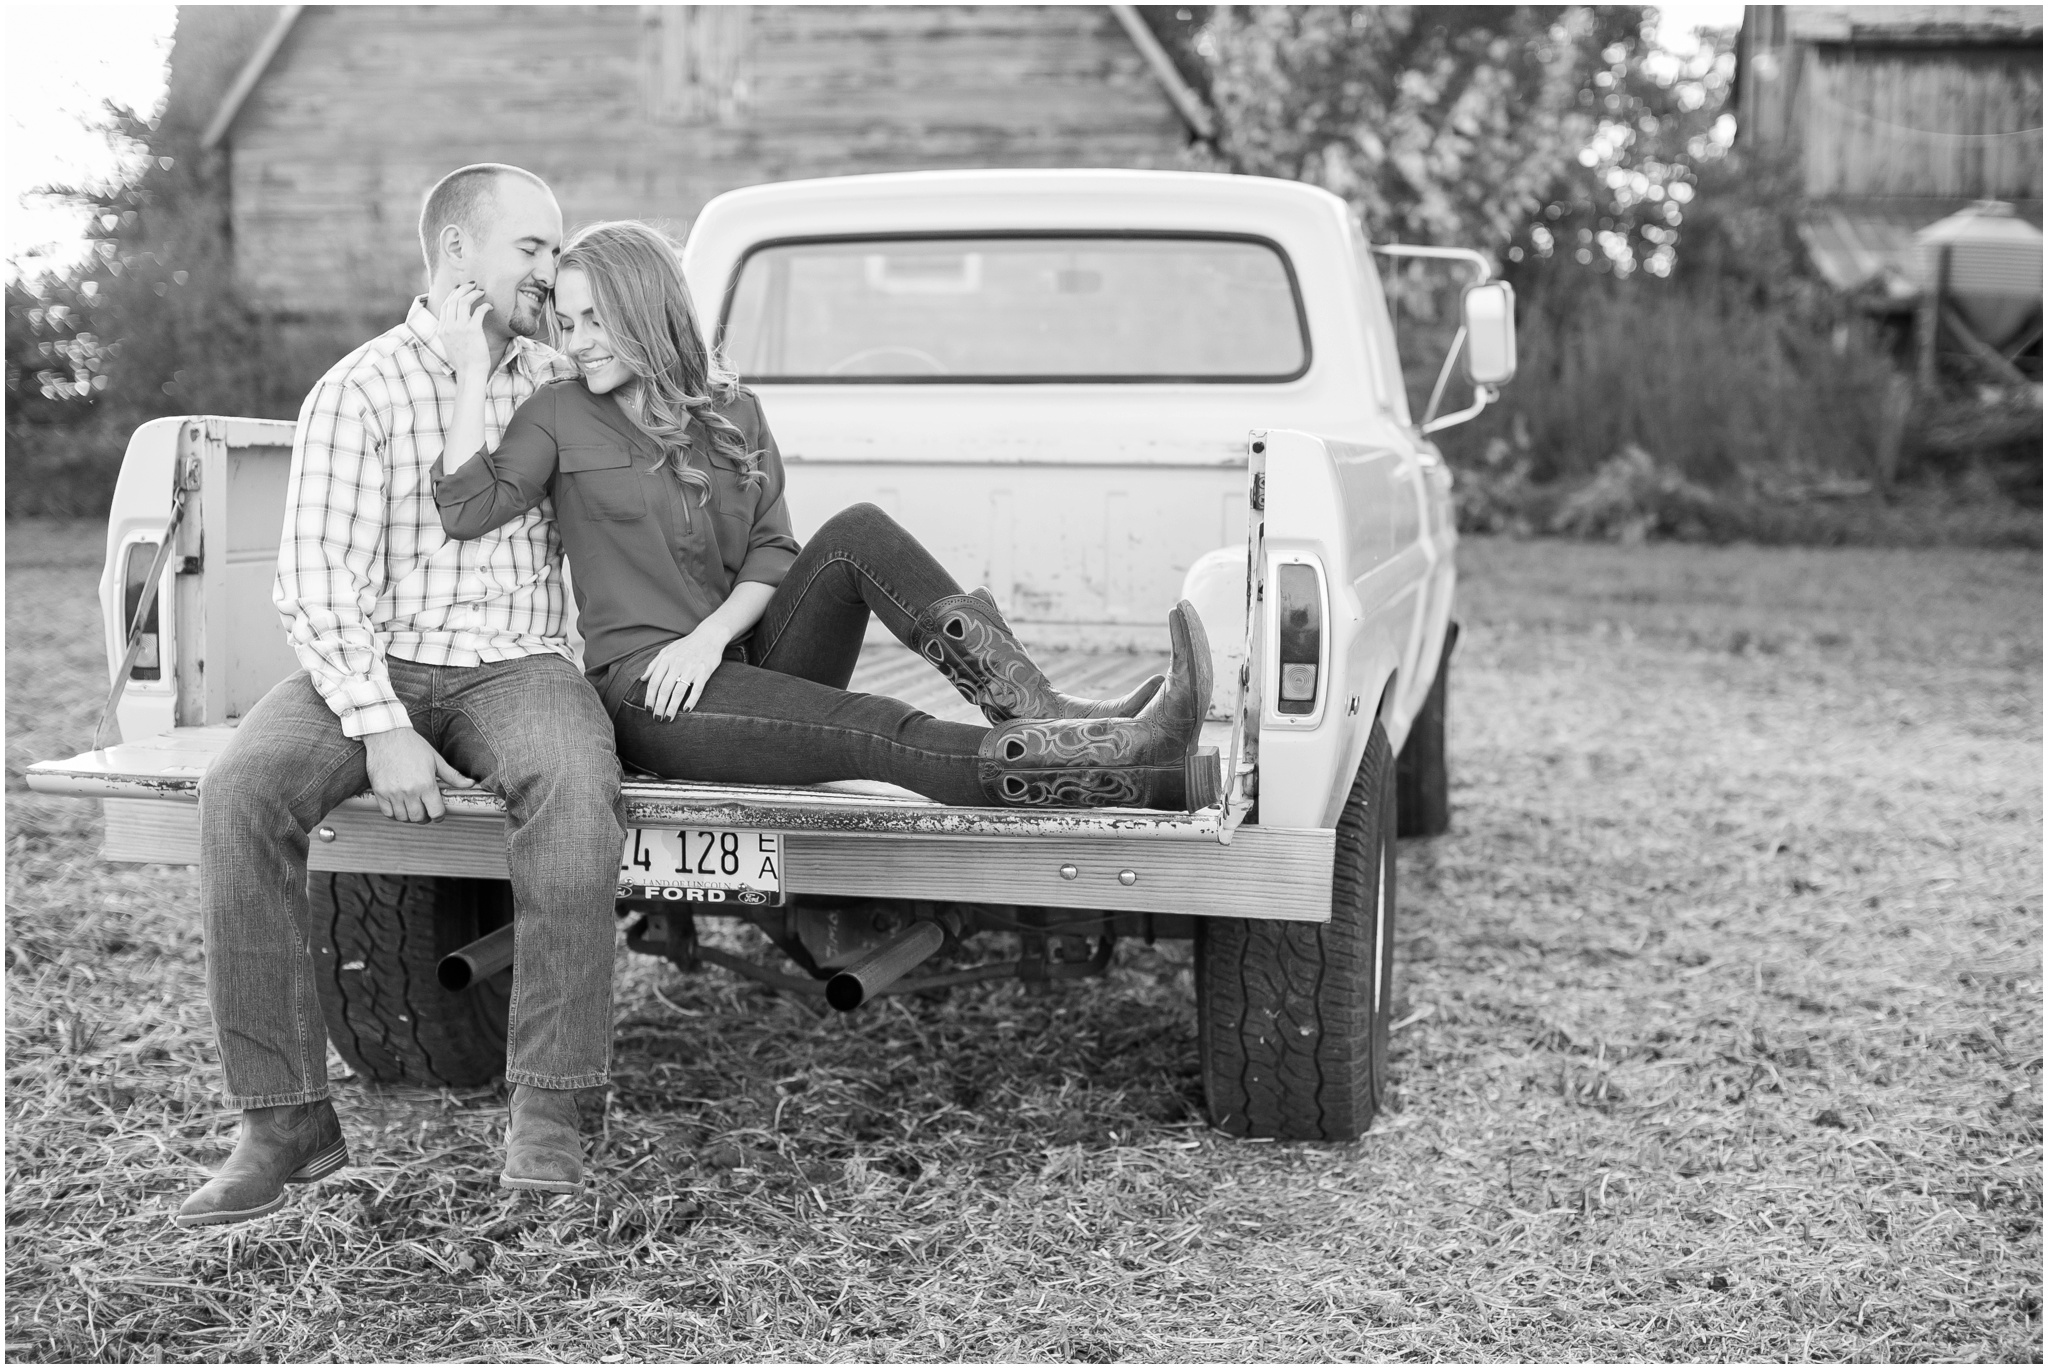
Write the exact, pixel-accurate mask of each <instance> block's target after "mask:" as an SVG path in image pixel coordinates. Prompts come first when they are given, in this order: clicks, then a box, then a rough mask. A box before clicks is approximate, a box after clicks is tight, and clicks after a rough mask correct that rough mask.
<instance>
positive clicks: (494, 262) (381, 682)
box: [177, 165, 625, 1226]
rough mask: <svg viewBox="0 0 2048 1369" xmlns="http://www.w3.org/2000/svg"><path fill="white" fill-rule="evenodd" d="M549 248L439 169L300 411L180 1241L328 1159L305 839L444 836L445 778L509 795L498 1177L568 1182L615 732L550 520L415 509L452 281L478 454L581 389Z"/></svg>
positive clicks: (214, 808)
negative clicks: (532, 400) (484, 373)
mask: <svg viewBox="0 0 2048 1369" xmlns="http://www.w3.org/2000/svg"><path fill="white" fill-rule="evenodd" d="M561 243H562V211H561V210H560V209H559V208H558V207H557V206H556V204H555V198H554V196H553V194H552V193H550V191H549V190H548V187H547V185H546V183H545V182H543V181H542V180H541V179H540V178H539V177H538V176H535V175H533V174H532V173H531V172H527V171H522V170H520V169H518V168H516V167H510V166H497V165H482V166H469V167H464V168H462V169H461V170H459V171H456V172H453V173H451V174H450V175H449V176H447V177H446V178H445V179H443V180H442V181H441V182H440V184H438V185H436V186H435V187H434V189H433V190H432V191H431V192H430V193H429V194H428V196H427V200H426V205H425V208H424V209H423V211H422V213H421V215H420V246H421V249H422V251H423V252H424V253H425V254H426V259H427V271H428V277H429V279H428V289H427V294H426V296H425V297H424V298H422V299H418V300H415V301H414V302H413V305H412V309H411V311H410V313H409V314H408V315H407V316H406V320H405V322H404V323H403V324H401V325H400V326H398V327H396V328H393V329H392V330H391V331H390V332H387V333H385V334H383V335H382V336H381V337H378V338H375V339H372V340H371V341H370V342H368V343H365V344H364V345H363V346H362V347H360V348H358V349H357V350H356V351H354V352H352V353H351V354H349V355H348V356H347V357H345V358H344V359H343V360H342V361H340V362H339V363H337V364H336V365H335V367H334V369H332V370H331V371H329V372H328V373H327V375H326V376H325V377H323V378H322V379H321V381H320V383H319V384H318V385H316V386H315V387H314V389H313V392H312V394H311V395H309V396H307V399H306V403H305V406H304V407H303V408H302V409H301V411H300V413H299V428H298V436H297V439H296V442H295V447H294V450H293V452H292V470H291V480H290V484H289V486H288V488H287V491H286V497H285V499H286V502H285V510H286V512H285V528H284V538H283V544H282V545H281V546H280V548H279V550H278V574H277V583H276V587H275V589H274V590H273V591H272V599H273V602H275V603H276V605H277V607H278V610H279V612H280V613H282V614H283V615H284V618H285V621H286V624H287V626H288V628H289V631H290V634H291V642H292V648H293V650H294V651H295V652H296V653H297V655H298V658H299V661H300V663H301V664H302V665H303V666H304V667H305V669H304V670H302V671H301V672H300V673H299V674H297V675H295V676H293V677H292V678H290V679H288V680H286V681H284V682H283V683H282V684H279V685H278V686H277V687H276V688H275V689H273V690H271V691H270V693H269V694H267V695H266V696H264V698H263V700H262V701H261V702H260V703H258V704H257V705H256V707H255V708H253V709H251V710H250V712H249V714H248V716H247V717H245V718H244V719H243V720H242V723H241V726H240V727H238V728H237V729H236V731H235V737H234V740H233V741H232V742H231V743H230V744H229V746H228V748H227V749H226V750H225V751H224V752H223V753H222V754H221V756H220V758H219V759H218V760H217V761H216V762H215V763H214V765H213V767H212V768H211V769H210V770H209V771H208V773H207V775H206V778H205V781H204V784H203V785H202V790H201V798H200V804H199V821H200V865H199V890H200V902H201V904H202V909H203V915H204V921H205V937H206V972H207V976H206V977H207V997H208V1000H209V1002H210V1004H211V1006H212V1008H213V1016H214V1028H215V1033H216V1035H217V1037H218V1040H219V1043H220V1054H221V1065H222V1070H223V1073H224V1074H225V1076H226V1081H227V1094H228V1098H229V1101H230V1102H231V1103H233V1105H234V1106H236V1107H238V1108H239V1109H241V1111H242V1119H241V1130H240V1135H239V1138H238V1139H237V1141H236V1144H235V1149H234V1153H233V1155H232V1156H230V1157H229V1159H228V1162H227V1164H226V1165H225V1166H224V1167H223V1168H222V1169H221V1171H220V1173H219V1174H218V1175H216V1176H215V1177H214V1178H213V1179H212V1180H211V1181H209V1182H208V1183H207V1184H206V1185H205V1186H204V1187H203V1188H201V1189H200V1190H199V1191H198V1192H197V1193H194V1194H193V1195H192V1196H191V1197H190V1198H189V1199H187V1200H186V1202H185V1204H184V1206H183V1207H182V1208H180V1210H179V1212H178V1216H177V1221H178V1223H179V1224H180V1225H182V1226H203V1225H211V1224H216V1223H222V1222H237V1221H242V1220H245V1219H247V1218H250V1217H255V1216H260V1215H261V1214H263V1213H266V1212H270V1211H273V1210H274V1209H276V1208H277V1207H279V1206H280V1205H281V1204H282V1203H283V1202H284V1187H283V1186H284V1185H285V1184H286V1183H294V1182H296V1183H304V1182H310V1181H312V1180H315V1179H319V1178H324V1177H325V1176H326V1175H328V1174H331V1173H333V1172H334V1171H335V1170H338V1169H340V1168H341V1167H342V1166H343V1165H345V1164H347V1163H348V1147H347V1143H346V1141H345V1140H344V1139H343V1137H342V1133H341V1126H340V1123H339V1121H338V1120H337V1118H336V1117H335V1113H334V1105H333V1104H332V1102H330V1101H329V1097H328V1088H327V1074H326V1058H327V1055H326V1053H327V1036H326V1031H325V1027H324V1024H323V1021H322V1017H321V1011H320V1001H319V997H318V994H317V993H316V992H315V989H314V980H313V958H312V951H311V946H310V943H309V940H308V936H307V931H306V928H307V907H306V840H307V833H308V832H309V831H311V830H312V828H313V827H314V826H315V825H316V824H317V823H318V822H319V821H320V819H321V817H322V816H324V815H325V814H326V813H327V811H328V810H329V809H330V808H332V807H334V805H336V804H337V803H340V802H341V801H342V800H343V799H345V798H348V797H350V796H351V795H354V794H359V793H361V792H362V791H363V789H364V788H366V787H367V788H368V789H370V790H371V792H372V793H374V794H375V795H376V799H377V806H378V807H379V808H380V809H382V810H383V812H384V815H385V816H386V817H388V818H391V819H393V820H394V821H398V822H433V821H436V820H438V819H439V818H440V817H441V816H442V812H443V805H442V802H441V786H443V785H446V786H448V787H450V788H457V789H463V788H469V787H470V786H472V785H481V786H483V787H485V788H488V789H490V790H493V791H494V792H496V793H498V794H500V795H502V796H503V798H504V799H505V804H506V816H507V841H506V856H507V863H508V864H509V866H510V868H511V874H512V895H513V902H514V907H515V910H516V917H515V919H514V924H513V925H514V927H515V928H516V933H515V953H516V958H515V961H514V970H513V985H512V1000H511V1009H510V1018H509V1022H508V1026H507V1032H506V1069H505V1078H506V1081H507V1082H508V1083H510V1084H511V1085H513V1090H512V1116H511V1124H510V1128H509V1131H508V1135H507V1138H506V1162H505V1169H504V1173H503V1175H502V1176H501V1178H500V1182H501V1183H503V1184H504V1185H505V1186H507V1187H510V1188H530V1189H540V1190H544V1191H549V1192H573V1191H574V1190H576V1189H577V1188H578V1187H580V1186H581V1183H582V1178H583V1160H582V1142H581V1137H580V1135H579V1134H578V1130H577V1117H576V1095H575V1090H577V1089H580V1088H588V1087H592V1086H595V1085H599V1084H602V1083H604V1082H605V1081H606V1079H607V1077H608V1072H609V1067H610V1056H611V1032H612V1019H611V990H612V982H611V970H612V936H613V932H612V898H613V891H614V888H615V881H616V879H617V876H618V852H619V849H620V846H621V845H622V844H623V841H624V832H625V829H624V821H623V808H622V805H621V803H620V799H619V765H618V760H617V758H616V757H615V755H614V754H613V750H612V730H611V723H610V720H609V719H608V718H607V717H606V716H605V712H604V708H603V706H602V705H601V704H600V703H599V701H598V698H597V695H596V693H595V692H594V691H593V690H592V689H591V687H590V685H589V684H588V683H587V682H586V681H585V680H584V678H583V675H582V673H581V672H580V671H579V670H577V668H576V666H575V665H574V663H573V662H572V661H571V660H570V659H569V651H568V644H567V641H566V639H565V636H564V630H565V622H564V595H563V582H562V575H561V566H560V558H559V551H558V547H559V543H558V541H557V539H556V537H555V533H554V530H553V527H552V525H551V523H550V521H549V519H548V518H547V516H546V515H545V514H544V513H543V512H541V511H539V510H536V511H534V512H532V513H529V514H527V515H525V516H524V517H523V518H521V519H518V520H516V521H514V522H512V523H510V524H508V525H507V526H505V527H504V528H502V529H500V530H498V531H497V532H494V533H491V534H489V535H488V536H485V537H482V538H479V539H477V540H475V541H471V542H453V541H450V540H449V539H448V538H446V537H445V536H444V535H443V534H442V531H441V519H440V514H439V512H438V510H437V509H436V507H435V504H434V494H433V481H434V475H435V472H436V466H437V462H438V459H439V458H440V456H441V454H442V453H441V447H442V443H443V435H444V432H445V427H446V424H447V422H448V420H449V418H450V417H451V416H452V413H453V408H454V395H455V372H454V371H453V369H452V368H451V367H450V366H449V363H448V359H447V355H446V352H445V350H444V348H443V347H442V346H441V345H440V344H439V343H438V342H437V340H436V330H437V322H438V320H437V315H436V310H437V309H438V308H439V307H440V306H441V304H442V302H443V301H444V300H446V299H447V297H448V295H449V293H450V292H451V291H453V290H454V288H455V287H456V286H457V285H458V284H462V283H465V282H474V283H475V284H476V285H477V286H479V287H480V289H481V291H482V294H483V296H484V298H485V300H486V301H487V302H488V304H489V305H490V311H489V313H488V314H487V315H486V317H485V330H486V332H487V334H488V336H489V339H490V343H491V379H490V384H489V389H488V392H487V393H488V396H489V411H490V418H489V424H488V429H487V432H486V440H487V442H489V443H491V444H495V443H496V442H497V441H498V440H499V438H500V436H501V435H502V433H503V431H504V427H505V424H506V422H507V421H508V420H509V419H510V418H511V416H512V412H513V410H514V409H516V408H517V407H518V406H519V404H520V402H521V401H523V400H524V399H526V397H527V396H528V395H530V394H532V393H533V391H534V390H535V389H537V388H538V387H539V386H541V385H542V384H544V383H546V382H547V381H550V380H554V379H559V378H564V377H568V376H572V375H574V374H575V369H574V367H573V366H572V365H571V364H570V363H569V362H568V361H567V360H566V359H565V358H563V357H562V356H560V355H559V354H558V353H556V352H554V351H552V350H551V349H549V348H547V347H545V346H542V345H541V344H539V343H536V342H535V341H533V336H534V334H535V333H537V332H538V331H539V330H540V328H541V325H542V321H543V319H544V318H545V313H544V311H545V310H546V309H547V308H548V307H549V293H550V291H551V289H552V287H553V284H554V278H555V260H556V258H557V256H559V254H560V252H561ZM467 455H469V453H467V452H464V453H461V454H460V456H464V457H466V456H467Z"/></svg>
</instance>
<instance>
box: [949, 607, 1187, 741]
mask: <svg viewBox="0 0 2048 1369" xmlns="http://www.w3.org/2000/svg"><path fill="white" fill-rule="evenodd" d="M917 624H918V633H917V649H918V651H919V652H920V653H921V654H922V655H923V656H924V658H925V659H926V660H928V661H930V662H931V663H932V664H933V665H935V666H937V667H938V668H939V673H940V674H942V675H944V676H945V677H946V678H947V679H948V680H951V681H952V682H953V688H955V689H957V690H959V691H960V696H961V697H962V698H964V699H966V700H967V702H969V703H971V704H973V705H975V706H976V707H977V708H979V709H980V710H981V711H982V713H983V714H985V715H986V716H987V717H988V720H989V721H990V722H991V723H1006V722H1009V721H1011V720H1012V719H1015V718H1135V717H1136V716H1137V715H1138V713H1139V711H1140V710H1142V709H1143V708H1144V707H1145V705H1146V704H1148V703H1150V702H1152V696H1153V695H1155V694H1157V693H1158V692H1159V688H1160V686H1161V685H1162V684H1164V683H1165V680H1164V679H1163V678H1162V677H1161V676H1158V675H1154V676H1153V677H1152V678H1151V679H1149V680H1146V681H1145V682H1144V683H1143V684H1141V685H1139V686H1138V687H1137V688H1136V689H1134V690H1132V691H1131V692H1130V693H1128V694H1125V695H1123V696H1122V697H1121V698H1116V699H1077V698H1075V697H1074V696H1073V695H1071V694H1062V693H1060V692H1059V691H1058V690H1057V689H1054V688H1053V687H1052V681H1051V680H1048V679H1047V678H1046V677H1045V672H1044V671H1042V670H1040V669H1039V668H1038V665H1037V663H1036V662H1034V661H1033V660H1032V659H1031V656H1030V653H1028V652H1026V651H1025V650H1024V645H1023V643H1021V642H1019V641H1018V640H1017V634H1016V633H1014V632H1012V631H1010V625H1009V624H1008V623H1006V622H1004V621H1003V615H1002V613H1001V611H1000V610H998V609H997V608H996V600H995V596H994V595H992V594H990V593H989V592H988V591H987V590H986V589H977V590H975V591H974V592H973V593H972V594H954V595H949V596H948V597H946V598H944V599H940V600H938V601H937V602H936V603H934V604H932V606H931V607H929V608H927V609H926V610H925V611H924V612H923V613H922V614H920V615H918V620H917ZM1206 706H1207V705H1206V704H1204V707H1206Z"/></svg>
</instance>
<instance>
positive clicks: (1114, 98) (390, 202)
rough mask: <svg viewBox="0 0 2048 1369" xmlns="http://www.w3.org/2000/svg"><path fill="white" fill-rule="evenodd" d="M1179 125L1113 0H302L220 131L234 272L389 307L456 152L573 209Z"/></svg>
mask: <svg viewBox="0 0 2048 1369" xmlns="http://www.w3.org/2000/svg"><path fill="white" fill-rule="evenodd" d="M1185 141H1186V134H1185V132H1184V128H1183V125H1182V123H1181V121H1180V119H1179V117H1178V116H1177V115H1176V113H1175V111H1174V109H1173V106H1172V105H1171V104H1170V103H1169V101H1168V99H1167V97H1166V96H1165V94H1164V93H1163V92H1162V90H1161V89H1160V87H1159V85H1158V83H1157V81H1156V80H1155V79H1154V77H1153V76H1152V74H1151V73H1150V71H1148V69H1147V67H1146V65H1145V60H1144V58H1143V56H1142V55H1141V54H1140V53H1139V51H1138V50H1137V49H1136V47H1135V46H1133V44H1132V43H1131V41H1130V39H1129V38H1128V37H1127V36H1126V35H1125V34H1124V33H1123V32H1122V30H1121V29H1120V27H1119V25H1118V23H1117V21H1116V19H1115V17H1114V15H1113V14H1112V13H1111V12H1110V11H1109V10H1108V9H1107V8H1106V7H1101V6H1086V7H1053V6H1047V7H1033V6H988V7H978V6H915V7H913V6H905V7H887V6H872V7H871V6H815V7H805V6H774V7H760V8H752V9H746V8H739V9H732V10H726V11H720V10H716V9H713V8H711V7H702V8H697V7H674V6H669V7H655V6H639V7H634V6H573V7H567V6H565V7H547V8H529V7H519V6H484V7H474V8H469V7H462V8H458V7H431V6H404V7H362V8H352V7H331V8H330V7H309V8H308V9H307V10H306V11H305V12H304V13H303V14H302V15H301V16H300V17H299V19H298V21H297V23H296V24H295V25H294V26H293V28H292V30H291V32H290V35H289V36H288V37H287V39H286V40H285V42H284V45H283V46H282V47H281V48H280V49H279V50H278V52H277V54H276V55H275V57H274V58H273V59H272V60H271V62H270V63H269V65H268V67H267V68H266V70H265V74H264V76H263V78H262V80H261V81H260V82H259V83H258V84H257V85H256V87H255V88H254V90H253V91H252V92H251V94H250V95H249V97H248V99H247V100H246V102H245V103H244V105H243V106H242V108H241V110H240V112H239V113H238V114H237V116H236V118H235V121H234V124H233V126H232V132H231V135H230V137H229V139H228V145H229V148H230V157H231V174H232V195H233V224H234V231H235V250H236V259H237V269H238V271H239V272H240V273H241V276H242V279H243V281H244V283H245V285H247V286H248V287H250V288H251V290H252V293H253V295H254V297H255V298H257V299H259V300H262V301H264V302H266V303H268V304H269V305H270V306H271V307H273V308H277V309H280V310H282V311H285V312H287V313H298V314H309V315H329V316H336V315H339V316H344V317H361V318H364V319H372V318H375V319H388V318H390V317H391V315H392V311H393V308H394V307H395V305H397V304H398V303H401V302H402V301H403V300H404V299H405V298H406V297H407V296H408V295H410V294H412V293H414V292H415V291H416V290H417V289H418V288H419V279H420V274H421V265H420V259H419V249H418V245H417V238H416V236H415V228H416V220H417V216H418V212H419V205H420V199H421V196H422V195H423V193H424V192H425V190H426V189H427V187H428V186H430V185H431V184H432V183H433V181H434V180H435V179H436V178H437V177H439V176H440V175H441V174H443V173H444V172H446V171H448V170H450V169H452V168H453V167H456V166H459V165H462V164H464V163H466V162H474V161H507V162H514V163H517V164H518V165H521V166H525V167H528V168H530V169H532V170H533V171H536V172H538V173H539V174H541V175H542V176H545V177H546V178H547V179H548V180H549V181H550V182H551V183H552V184H553V185H554V187H555V189H556V193H557V194H558V195H559V197H560V199H561V202H562V207H563V210H564V213H565V214H566V216H567V218H568V220H569V222H570V224H571V225H572V226H573V225H575V224H577V223H584V222H589V221H592V220H595V219H602V218H617V217H627V216H631V217H639V218H653V219H657V220H665V221H667V222H668V223H669V224H670V225H671V226H673V227H674V228H675V229H677V230H681V229H682V228H684V227H685V226H687V223H688V221H689V219H690V218H691V216H692V215H694V214H695V212H696V211H697V209H698V208H699V207H700V206H702V205H703V204H704V202H705V201H706V200H708V199H710V198H711V197H712V196H714V195H716V194H718V193H720V192H722V191H725V190H728V189H731V188H734V187H737V186H742V185H750V184H754V183H757V182H761V181H767V180H783V179H790V178H795V177H806V176H832V175H845V174H851V173H856V172H868V171H898V170H912V169H919V168H928V167H980V166H1126V167H1144V166H1162V165H1173V164H1174V163H1175V162H1176V161H1177V160H1178V158H1179V156H1180V152H1181V148H1182V147H1183V146H1184V144H1185Z"/></svg>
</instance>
